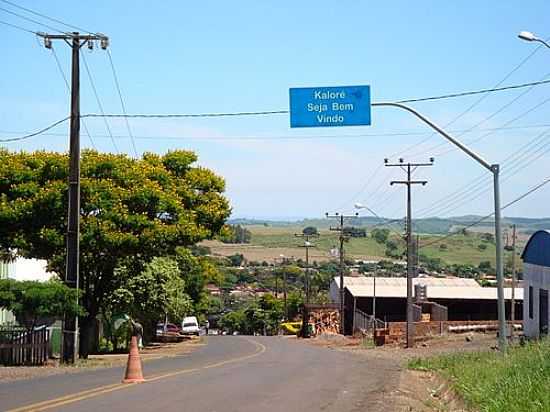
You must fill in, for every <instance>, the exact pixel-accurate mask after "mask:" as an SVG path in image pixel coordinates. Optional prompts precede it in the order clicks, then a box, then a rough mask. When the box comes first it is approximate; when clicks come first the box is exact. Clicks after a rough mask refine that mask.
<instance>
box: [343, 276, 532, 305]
mask: <svg viewBox="0 0 550 412" xmlns="http://www.w3.org/2000/svg"><path fill="white" fill-rule="evenodd" d="M334 282H335V283H336V285H339V284H340V279H339V278H338V277H335V278H334ZM417 284H420V285H426V286H427V294H428V299H430V298H431V299H477V300H496V299H497V288H493V287H481V286H480V285H479V283H477V282H476V281H475V280H474V279H463V278H451V279H448V278H430V277H424V278H414V279H413V285H417ZM344 286H345V287H346V289H348V291H349V292H350V293H351V294H352V296H355V297H372V296H373V295H374V278H372V277H344ZM515 292H516V293H515V299H517V300H523V288H516V290H515ZM511 296H512V289H511V288H505V289H504V297H505V299H510V298H511ZM376 297H387V298H406V297H407V278H403V277H401V278H385V277H377V278H376Z"/></svg>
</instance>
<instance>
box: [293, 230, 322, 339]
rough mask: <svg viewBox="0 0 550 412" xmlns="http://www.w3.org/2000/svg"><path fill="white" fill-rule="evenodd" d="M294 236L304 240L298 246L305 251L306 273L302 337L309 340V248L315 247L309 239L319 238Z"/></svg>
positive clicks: (305, 235) (303, 235) (304, 235)
mask: <svg viewBox="0 0 550 412" xmlns="http://www.w3.org/2000/svg"><path fill="white" fill-rule="evenodd" d="M294 236H296V237H299V238H302V239H304V244H303V245H300V247H303V248H304V249H305V250H306V273H305V281H304V289H305V291H304V292H305V304H304V310H303V312H302V337H303V338H309V328H308V321H309V312H308V308H307V305H309V299H310V293H311V289H310V276H309V248H311V247H315V245H313V244H312V243H311V242H310V241H309V239H310V238H312V237H319V235H318V234H306V233H296V234H294Z"/></svg>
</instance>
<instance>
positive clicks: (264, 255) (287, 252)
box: [200, 240, 331, 263]
mask: <svg viewBox="0 0 550 412" xmlns="http://www.w3.org/2000/svg"><path fill="white" fill-rule="evenodd" d="M200 244H201V245H202V246H207V247H209V248H210V250H211V251H212V254H213V255H214V256H231V255H234V254H237V253H238V254H242V255H243V256H244V257H245V259H246V260H247V261H249V262H252V261H254V262H263V261H266V262H268V263H275V262H276V261H277V259H280V256H281V255H284V256H286V257H288V258H292V257H295V258H303V255H304V250H303V248H299V247H296V248H290V247H265V246H253V245H245V244H228V243H222V242H219V241H217V240H205V241H203V242H201V243H200ZM310 259H311V260H312V261H313V260H316V261H318V262H324V261H328V260H330V259H331V257H330V256H329V255H328V254H327V253H324V252H323V251H318V250H317V251H315V250H312V251H311V252H310Z"/></svg>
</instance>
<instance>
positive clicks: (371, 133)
mask: <svg viewBox="0 0 550 412" xmlns="http://www.w3.org/2000/svg"><path fill="white" fill-rule="evenodd" d="M18 3H19V4H21V5H23V6H26V7H30V8H33V9H35V10H36V11H40V12H43V13H45V14H48V15H50V16H53V17H56V18H59V19H61V20H64V21H66V22H69V23H73V24H75V25H77V26H81V27H84V28H85V29H87V30H91V31H98V32H103V33H105V34H107V35H108V36H109V37H110V38H111V52H112V56H113V60H114V62H115V65H116V68H117V71H118V75H119V78H120V82H121V86H122V89H123V94H124V97H125V101H126V106H127V109H128V112H130V113H201V112H226V111H229V112H232V111H256V110H281V109H283V110H285V109H287V108H288V88H289V87H300V86H336V85H357V84H369V85H371V88H372V99H373V101H383V100H398V99H404V98H411V97H422V96H430V95H438V94H444V93H448V92H456V91H462V90H471V89H478V88H487V87H492V86H494V85H495V84H496V83H497V82H498V81H499V80H501V79H502V78H503V77H504V76H505V75H507V74H508V73H509V72H510V71H511V70H512V69H513V68H514V67H515V66H516V65H517V64H518V63H519V62H520V61H522V60H523V59H524V58H525V57H526V56H527V55H529V54H530V53H531V52H532V51H533V50H534V49H535V48H536V45H534V44H529V43H525V42H521V41H520V40H518V39H517V37H516V35H517V33H518V32H519V31H520V30H531V31H534V32H536V33H538V34H540V36H541V37H550V27H549V26H548V25H547V22H548V15H549V14H550V3H549V2H548V1H543V0H540V1H536V0H535V1H530V2H528V3H527V2H518V1H496V0H495V1H460V2H448V1H446V2H443V1H416V2H411V1H392V2H375V1H315V2H314V1H301V2H296V1H278V2H265V1H264V2H259V1H246V2H245V1H241V2H225V1H223V2H222V1H210V2H182V1H163V2H150V1H132V2H130V1H117V2H113V1H106V0H98V1H94V2H93V3H84V2H80V3H78V4H79V5H78V7H76V6H75V3H74V2H69V1H55V0H53V1H50V2H37V1H34V2H33V1H30V0H24V1H20V2H18ZM0 7H3V8H9V9H11V10H14V11H17V12H18V13H22V12H21V11H20V10H17V9H14V8H12V7H10V6H9V5H6V4H4V3H0ZM28 16H29V17H33V16H32V15H28ZM33 18H36V16H34V17H33ZM0 20H3V21H7V22H11V23H15V24H18V25H21V26H24V27H27V28H29V29H32V30H43V31H47V29H45V28H43V27H39V26H38V25H36V24H33V23H30V22H25V21H22V20H20V19H18V18H16V17H14V16H10V15H9V14H6V13H5V12H3V11H1V10H0ZM50 24H51V25H53V26H55V27H60V28H63V29H66V28H64V27H62V26H60V25H59V24H56V23H51V22H50ZM0 36H1V37H0V38H1V42H0V50H1V51H2V54H1V56H2V59H1V62H2V63H1V66H0V67H1V69H0V70H1V76H0V91H1V92H0V137H1V138H6V137H12V136H16V135H17V134H16V133H10V132H27V131H33V130H35V129H39V128H41V127H43V126H45V125H48V124H50V123H52V122H54V121H56V120H58V119H60V118H62V117H65V116H66V115H67V113H68V104H69V100H68V94H67V90H66V88H65V85H64V83H63V80H62V77H61V75H60V73H59V72H58V70H57V67H56V64H55V60H54V58H53V56H52V53H51V52H50V51H49V50H46V49H44V48H43V47H42V46H41V45H40V44H39V42H38V41H37V40H36V39H35V38H34V37H33V36H32V35H30V34H28V33H23V32H20V31H17V30H14V29H12V28H9V27H6V26H3V25H0ZM54 47H55V49H56V53H57V56H58V57H59V59H60V61H61V63H62V65H63V68H64V70H65V71H66V73H67V74H68V73H69V68H70V54H69V48H68V47H67V46H66V45H64V44H63V43H60V42H58V43H55V44H54ZM84 54H85V55H86V59H87V62H88V64H89V66H90V68H91V70H92V72H93V76H94V80H95V84H96V87H97V89H98V92H99V95H100V98H101V100H102V103H103V106H104V108H105V111H106V112H109V113H120V112H121V108H120V103H119V101H118V96H117V94H116V90H115V88H114V83H113V78H112V75H111V72H110V67H109V64H108V58H107V56H106V54H105V52H104V51H102V50H99V49H96V50H94V51H93V52H91V53H89V52H88V51H87V50H84ZM545 74H549V76H550V50H547V49H540V50H539V51H538V52H537V53H536V54H535V55H534V56H533V57H532V58H530V59H529V60H528V61H527V62H526V63H525V64H524V65H523V66H522V67H521V68H520V69H518V70H517V71H516V72H515V73H513V74H512V75H511V76H510V77H509V79H507V80H506V81H505V82H504V84H514V83H522V82H527V81H534V80H540V79H541V78H543V76H545ZM81 76H82V100H81V105H82V113H91V112H94V113H95V112H98V107H97V103H96V101H95V98H94V95H93V93H92V90H91V88H90V83H89V81H88V78H87V74H86V71H85V68H84V65H83V64H82V72H81ZM522 92H523V91H521V90H519V91H512V92H501V93H494V94H492V95H490V96H489V97H487V98H486V99H485V100H483V101H482V102H481V103H480V104H478V105H477V106H476V107H475V108H473V109H472V110H470V111H469V112H468V113H467V114H466V115H464V116H463V117H462V118H461V119H459V120H458V121H456V122H455V123H454V124H452V125H449V126H448V129H449V130H451V131H454V132H455V134H456V135H459V131H460V130H464V129H468V128H470V127H472V126H474V125H475V124H477V123H479V122H481V121H483V120H484V119H486V118H487V117H489V116H492V115H493V113H494V112H496V111H497V110H499V109H500V108H501V107H502V106H504V105H506V104H507V103H509V102H511V100H512V99H514V98H516V97H517V96H519V95H520V94H521V93H522ZM548 97H550V85H548V86H539V87H537V88H535V89H533V90H531V91H529V92H528V93H526V94H524V95H523V96H521V97H520V98H519V99H518V100H517V101H515V102H513V103H511V104H510V105H509V106H508V107H507V108H506V109H503V110H502V111H501V112H499V113H498V114H497V115H494V116H493V117H491V118H490V119H489V120H487V121H485V122H484V123H483V124H481V125H480V126H479V127H478V128H475V129H473V130H472V132H471V133H467V134H464V135H463V136H460V139H461V140H463V141H465V142H468V141H471V140H475V139H476V138H479V137H481V136H483V134H486V133H487V131H483V130H482V129H491V128H499V127H502V126H503V125H506V124H507V122H510V120H511V119H513V118H515V117H517V116H520V115H522V113H524V112H525V111H527V110H528V109H530V108H531V107H534V106H535V105H537V104H539V103H541V102H543V101H544V99H546V98H548ZM477 99H478V97H468V98H461V99H454V100H444V101H438V102H425V103H419V104H415V107H416V108H418V109H419V110H421V111H422V112H423V113H425V114H426V115H428V116H430V117H431V118H432V119H433V120H434V121H436V122H438V123H440V124H441V125H446V124H447V123H448V122H450V121H451V120H453V119H454V118H455V117H456V116H457V115H459V114H460V113H462V112H463V111H464V110H465V109H466V108H468V107H469V106H470V105H472V103H474V102H475V101H476V100H477ZM549 112H550V102H549V103H548V104H542V105H541V106H540V107H538V108H537V109H536V110H533V111H532V112H530V113H529V114H527V115H524V116H522V117H521V118H520V119H518V120H517V121H515V122H513V123H510V124H508V125H507V126H508V127H510V126H513V127H520V128H515V129H506V130H499V131H497V132H494V133H493V134H492V135H490V136H487V137H486V138H484V139H482V140H481V141H479V142H477V143H474V144H472V147H473V148H475V149H476V150H478V151H479V152H480V153H481V154H482V155H483V156H484V157H485V158H486V159H488V160H489V161H491V162H500V161H503V160H504V159H506V158H509V157H510V156H511V158H509V159H508V162H507V163H504V164H503V169H504V171H503V173H505V175H504V176H503V187H502V196H503V203H506V201H508V200H511V199H513V198H514V197H516V196H517V195H519V194H521V193H523V192H525V191H526V190H527V189H528V188H529V187H531V186H533V185H534V184H535V183H538V182H539V181H541V180H542V179H543V178H545V177H546V176H548V175H550V167H549V166H548V160H549V157H548V156H547V155H546V154H545V151H544V150H545V149H546V148H548V149H549V150H550V120H548V113H549ZM372 118H373V126H371V127H352V128H327V129H308V130H298V129H290V127H289V120H288V116H287V115H274V116H268V117H261V118H232V119H227V118H224V119H194V120H192V119H183V120H131V121H130V124H131V127H132V130H133V133H134V135H135V136H136V137H137V139H136V144H137V148H138V150H139V151H140V152H142V151H155V152H159V153H163V152H165V151H166V150H169V149H174V148H185V149H190V150H195V151H196V152H197V153H198V155H199V159H200V163H201V164H203V165H205V166H207V167H210V168H212V169H214V170H215V171H217V172H218V173H220V174H221V175H223V176H224V177H225V178H226V179H227V189H228V191H227V195H228V197H229V199H230V201H231V204H232V206H233V210H234V216H237V217H272V218H273V217H302V216H308V217H316V216H322V215H323V214H324V212H326V211H331V212H333V211H344V210H347V211H350V210H351V208H352V205H353V202H354V201H362V202H364V203H365V204H367V205H369V206H371V207H372V208H373V209H374V210H375V211H376V212H377V213H378V214H381V215H385V216H391V217H396V216H402V215H403V214H404V211H405V209H404V207H405V203H404V201H405V197H404V192H403V188H399V187H392V188H390V187H389V180H391V179H393V178H401V177H403V176H402V175H400V174H399V172H398V171H397V170H395V169H391V170H390V169H384V168H381V165H382V162H383V158H384V157H387V156H390V155H395V156H394V158H396V157H397V156H398V154H399V153H402V156H403V157H404V158H405V159H411V160H426V159H427V158H428V157H430V156H432V155H434V156H435V157H436V164H435V166H434V167H432V168H429V169H425V170H422V171H420V172H419V173H418V174H417V177H419V178H420V177H422V178H426V179H428V180H429V184H428V185H427V186H426V187H424V188H415V193H414V206H415V207H414V209H415V214H416V215H417V216H422V215H423V214H424V215H433V214H441V215H458V214H469V213H476V214H484V213H489V212H490V211H491V209H492V204H491V202H492V197H491V193H490V192H486V193H483V194H482V196H481V197H479V198H476V199H473V200H470V201H467V200H469V199H464V198H463V197H457V198H456V201H454V202H453V199H451V201H450V202H449V203H448V204H441V205H440V206H441V207H439V208H437V207H434V208H433V209H430V208H429V207H430V205H431V204H433V202H436V201H437V200H438V199H441V198H442V197H444V196H446V195H448V194H450V193H453V191H455V190H457V189H460V188H461V187H462V186H464V185H466V184H468V182H470V181H471V180H472V179H474V178H476V177H477V176H479V175H483V174H486V175H488V174H487V173H486V172H484V170H483V169H481V167H480V166H479V165H477V164H475V163H474V162H473V161H472V160H470V159H468V158H466V157H465V155H463V154H461V153H457V152H451V153H445V152H446V151H447V149H448V148H450V146H448V145H443V146H442V147H434V146H436V145H437V144H438V143H441V142H442V139H441V138H440V137H439V136H433V137H432V138H431V139H430V140H429V141H428V142H426V143H425V144H422V145H421V146H419V147H416V148H413V149H409V150H406V149H408V148H410V146H411V145H414V144H416V143H418V142H419V141H421V140H424V139H426V136H427V135H422V134H421V133H426V132H428V130H427V129H426V128H425V127H424V126H422V125H421V124H419V123H418V122H417V121H416V120H415V119H413V118H412V117H411V116H410V115H408V114H406V113H400V112H397V111H395V110H394V109H387V108H383V109H382V108H378V109H375V110H374V111H373V115H372ZM86 123H87V126H88V128H89V129H90V131H91V133H92V136H93V139H94V142H95V144H96V146H97V147H98V148H99V149H100V150H105V151H114V146H113V144H112V142H111V141H110V139H108V138H106V137H105V135H106V130H105V127H104V125H103V122H102V121H101V120H100V119H95V120H88V121H87V122H86ZM545 124H548V126H546V127H532V128H524V126H532V125H537V126H538V125H545ZM110 125H111V128H112V130H113V133H114V134H115V135H117V136H122V137H121V138H117V145H118V147H119V148H120V150H121V151H125V152H128V153H131V144H130V141H129V140H128V138H125V137H124V136H127V132H126V129H125V124H124V122H122V121H119V120H117V121H110ZM67 129H68V125H61V126H59V127H57V128H56V129H55V130H53V132H54V133H57V134H61V135H54V136H52V135H43V136H40V137H37V138H33V139H30V140H28V141H26V142H24V143H10V144H4V145H5V146H6V147H8V148H11V149H24V150H34V149H46V150H66V148H67V140H68V139H67V136H66V133H67ZM544 131H547V132H548V134H549V135H548V137H547V138H544V137H543V138H541V140H540V144H538V145H535V144H534V145H533V147H532V151H531V152H528V153H525V154H524V155H523V152H521V151H519V150H520V148H521V147H522V145H524V144H525V143H527V142H529V141H530V140H531V139H533V138H535V137H536V136H538V135H539V134H540V133H542V132H544ZM394 132H396V133H400V132H406V133H409V134H407V135H400V136H395V135H392V136H388V135H387V134H392V133H394ZM411 132H412V133H419V134H410V133H411ZM357 135H363V136H359V137H358V136H357ZM380 135H382V136H380ZM327 136H329V137H327ZM335 136H336V137H335ZM237 137H239V138H243V137H246V139H235V138H237ZM251 137H255V138H259V139H256V140H253V139H249V138H251ZM82 141H83V145H84V146H89V145H90V142H89V140H88V138H87V137H86V136H83V137H82ZM537 142H539V141H537ZM546 143H548V147H547V146H545V144H546ZM405 150H406V151H405ZM520 155H522V156H521V157H518V156H520ZM514 156H515V157H514ZM537 157H539V158H538V159H537V160H536V161H534V159H536V158H537ZM507 164H508V165H509V166H508V170H509V171H508V172H506V168H507ZM371 176H374V177H373V178H372V179H370V180H369V177H371ZM507 176H510V177H507ZM486 179H490V178H489V176H486ZM479 187H480V188H482V189H483V188H487V189H490V187H491V186H490V181H489V180H487V181H486V182H483V183H482V184H481V185H480V186H479ZM362 189H364V190H362ZM474 194H475V193H474ZM549 201H550V185H549V187H548V188H545V189H542V190H541V191H539V192H538V193H537V194H534V195H532V196H531V197H529V198H528V199H526V200H525V201H523V202H521V203H519V204H517V205H515V206H514V207H511V208H509V209H507V210H506V211H505V213H504V214H505V215H508V216H510V215H514V216H518V215H523V216H533V217H536V216H548V215H550V213H549V212H548V206H547V205H548V203H549ZM435 206H437V204H436V205H435Z"/></svg>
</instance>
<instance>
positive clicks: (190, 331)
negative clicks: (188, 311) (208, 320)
mask: <svg viewBox="0 0 550 412" xmlns="http://www.w3.org/2000/svg"><path fill="white" fill-rule="evenodd" d="M200 330H201V329H200V328H199V322H198V320H197V318H196V317H195V316H187V317H185V318H183V321H182V322H181V333H182V334H184V335H197V336H199V333H200Z"/></svg>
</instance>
